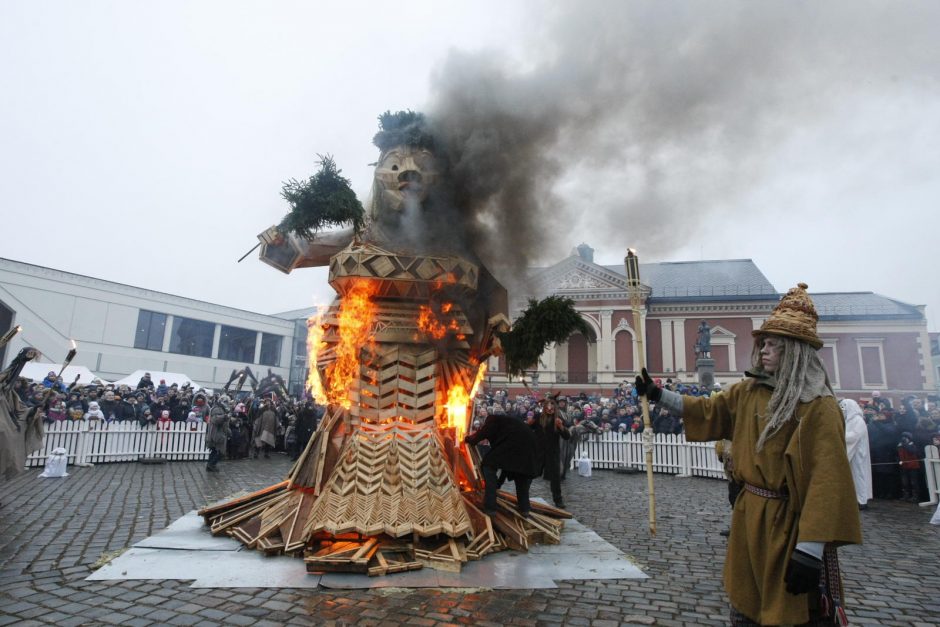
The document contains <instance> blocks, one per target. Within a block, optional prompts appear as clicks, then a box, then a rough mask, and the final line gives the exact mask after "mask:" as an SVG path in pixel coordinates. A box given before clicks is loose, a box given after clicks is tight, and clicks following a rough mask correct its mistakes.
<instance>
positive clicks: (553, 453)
mask: <svg viewBox="0 0 940 627" xmlns="http://www.w3.org/2000/svg"><path fill="white" fill-rule="evenodd" d="M528 424H529V426H530V427H532V428H533V429H534V430H535V438H536V441H537V446H538V449H539V452H540V454H541V456H542V457H543V458H544V464H545V465H544V468H543V470H542V478H543V479H547V480H548V482H549V484H550V485H551V488H552V500H553V501H554V502H555V507H560V508H562V509H564V507H565V500H564V498H563V497H562V494H561V440H562V439H565V440H567V439H569V438H570V437H571V432H570V431H568V427H567V426H565V422H564V420H563V419H562V417H561V415H560V414H559V413H558V403H557V401H556V400H555V398H554V397H552V396H547V397H546V398H545V399H544V400H543V401H542V411H541V412H539V414H538V415H537V416H535V417H533V418H531V419H529V420H528Z"/></svg>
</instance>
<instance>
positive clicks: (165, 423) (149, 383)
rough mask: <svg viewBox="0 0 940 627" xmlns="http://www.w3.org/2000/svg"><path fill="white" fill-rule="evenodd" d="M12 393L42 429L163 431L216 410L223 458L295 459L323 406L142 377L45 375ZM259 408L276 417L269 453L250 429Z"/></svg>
mask: <svg viewBox="0 0 940 627" xmlns="http://www.w3.org/2000/svg"><path fill="white" fill-rule="evenodd" d="M15 390H16V392H17V394H18V395H19V396H20V399H21V400H22V401H23V402H24V403H25V404H26V405H28V406H30V407H36V406H38V407H39V410H38V411H39V412H40V414H41V416H42V419H43V422H45V423H46V424H47V425H49V424H52V423H55V422H60V421H87V422H88V423H89V425H90V428H106V427H107V425H108V424H110V423H112V422H124V421H134V422H136V423H138V424H139V425H140V426H141V427H144V428H147V427H153V428H156V429H166V428H168V427H169V426H170V425H173V424H177V423H187V424H189V425H191V427H192V428H195V425H196V424H198V423H201V422H206V421H207V419H208V416H209V413H210V411H211V410H212V408H213V407H217V406H218V407H221V408H223V409H224V411H225V413H226V415H227V416H228V426H229V432H230V436H229V438H228V446H227V457H228V458H230V459H238V458H245V457H248V456H249V455H253V456H258V455H259V454H260V453H262V452H264V453H267V452H268V450H274V451H278V452H283V453H287V454H290V455H292V456H293V457H294V458H296V457H297V456H298V455H299V453H300V452H301V451H302V450H303V447H304V446H306V443H307V442H306V440H307V439H309V437H310V435H311V434H312V433H313V432H314V430H315V429H316V425H317V422H318V421H319V419H320V417H321V416H322V414H323V408H322V407H320V406H317V405H316V404H314V403H313V402H312V401H310V400H302V399H297V398H294V397H291V396H288V395H284V394H282V395H277V394H266V395H261V394H255V393H254V392H247V391H246V392H240V393H238V394H232V395H229V394H228V393H225V392H223V393H218V394H215V393H209V392H206V391H202V390H197V389H195V388H193V387H192V386H189V385H183V386H179V385H177V384H171V385H167V384H166V381H163V380H161V381H159V382H154V381H153V380H152V379H151V377H150V374H149V373H147V374H145V375H144V376H143V377H142V378H141V379H140V381H139V382H138V384H137V386H136V387H133V388H132V387H130V386H126V385H117V386H116V385H113V384H105V383H102V382H100V381H98V380H95V381H92V382H91V383H89V384H87V385H82V384H79V383H78V381H77V380H76V381H75V382H73V383H72V384H70V385H66V384H65V383H64V382H63V381H62V379H61V377H57V376H56V373H54V372H50V373H49V374H48V375H47V376H46V378H45V379H43V380H42V381H40V382H35V383H34V382H31V381H29V380H28V379H25V378H20V379H19V380H17V382H16V386H15ZM265 409H271V410H273V411H274V413H275V414H276V416H277V427H276V442H275V444H274V445H273V446H272V447H270V449H267V450H266V449H264V448H262V447H256V446H255V444H256V442H255V438H254V435H255V434H254V431H256V430H257V429H258V425H257V422H258V419H259V418H260V416H261V414H262V412H263V411H264V410H265Z"/></svg>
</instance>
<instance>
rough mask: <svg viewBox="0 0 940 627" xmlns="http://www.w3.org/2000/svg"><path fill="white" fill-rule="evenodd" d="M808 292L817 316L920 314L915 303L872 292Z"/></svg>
mask: <svg viewBox="0 0 940 627" xmlns="http://www.w3.org/2000/svg"><path fill="white" fill-rule="evenodd" d="M810 296H811V297H812V299H813V303H814V304H815V305H816V313H817V314H819V319H820V320H860V319H872V318H891V319H901V320H922V319H923V318H924V312H923V311H922V310H921V309H920V308H919V307H917V306H915V305H910V304H908V303H904V302H901V301H899V300H895V299H893V298H888V297H887V296H882V295H881V294H875V293H874V292H820V293H818V294H813V293H810Z"/></svg>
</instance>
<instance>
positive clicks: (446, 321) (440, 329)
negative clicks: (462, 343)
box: [418, 302, 466, 340]
mask: <svg viewBox="0 0 940 627" xmlns="http://www.w3.org/2000/svg"><path fill="white" fill-rule="evenodd" d="M453 309H454V303H447V302H445V303H441V306H440V310H441V314H450V315H446V316H445V317H443V318H442V317H439V316H438V315H437V314H436V313H435V312H434V310H433V309H432V308H431V307H429V306H428V305H421V306H419V307H418V328H419V329H420V330H422V331H424V332H425V333H427V334H428V335H430V336H431V337H432V338H434V339H435V340H442V339H444V336H445V335H447V334H448V333H454V335H455V337H456V338H457V339H458V340H463V339H466V336H465V335H464V334H463V333H460V323H459V322H458V321H457V317H456V315H455V314H452V313H451V312H452V311H453Z"/></svg>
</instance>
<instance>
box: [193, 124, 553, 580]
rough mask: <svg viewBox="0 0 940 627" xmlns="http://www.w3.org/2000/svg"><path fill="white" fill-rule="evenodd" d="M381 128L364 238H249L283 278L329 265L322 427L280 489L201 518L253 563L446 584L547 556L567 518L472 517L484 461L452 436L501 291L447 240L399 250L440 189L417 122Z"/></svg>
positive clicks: (508, 503) (317, 332)
mask: <svg viewBox="0 0 940 627" xmlns="http://www.w3.org/2000/svg"><path fill="white" fill-rule="evenodd" d="M382 121H383V131H382V132H380V134H379V135H377V136H376V144H377V145H378V146H379V148H380V149H381V151H382V153H381V156H380V160H379V162H378V165H377V167H376V177H375V181H376V183H375V186H374V188H373V199H372V205H371V211H370V214H369V216H368V221H365V222H364V228H363V229H362V230H361V231H357V230H356V229H349V230H347V231H338V232H337V231H332V232H330V233H328V234H325V235H319V234H313V235H310V234H305V233H304V230H303V229H300V234H298V233H297V232H293V233H292V232H285V229H283V228H272V229H269V230H268V231H266V232H265V233H263V234H262V235H261V236H259V238H260V239H261V240H262V242H263V246H262V251H261V257H262V259H263V260H265V261H267V262H268V263H271V265H274V266H275V267H278V268H279V269H281V270H282V271H286V272H290V271H291V270H292V269H294V268H297V267H305V266H312V265H324V264H325V263H328V264H329V282H330V285H331V286H332V287H333V288H334V289H335V290H336V292H337V294H338V296H337V299H336V300H335V302H334V303H333V304H332V305H331V306H330V307H328V308H326V309H325V310H323V311H321V312H320V314H319V315H318V316H316V317H314V318H311V319H310V321H308V348H309V354H310V361H311V367H310V376H309V379H308V388H309V390H310V392H311V394H313V395H314V397H315V398H317V399H318V400H319V401H320V402H321V403H324V404H326V406H327V409H326V413H325V414H324V416H323V418H322V419H321V421H320V423H319V426H318V428H317V430H316V432H315V433H314V435H313V437H312V438H311V439H310V441H309V442H308V444H307V447H306V449H305V450H304V451H303V453H302V454H301V455H300V457H299V459H298V460H297V462H296V463H295V464H294V466H293V468H292V469H291V471H290V473H289V475H288V476H287V478H286V479H285V480H284V481H283V482H281V483H278V484H276V485H273V486H270V487H268V488H266V489H264V490H261V491H259V492H256V493H254V494H250V495H248V496H244V497H241V498H236V499H233V500H231V501H228V502H225V503H222V504H220V505H214V506H211V507H206V508H204V509H203V510H201V511H200V515H202V516H203V517H204V518H205V520H206V522H207V524H209V525H210V528H211V531H212V533H214V534H223V533H224V534H229V535H231V536H233V537H235V538H238V539H239V540H240V541H242V542H243V543H244V544H245V545H246V546H248V547H249V548H254V549H258V550H260V551H264V552H265V553H269V554H281V553H286V554H291V555H298V556H303V558H304V560H305V562H306V565H307V570H308V571H309V572H323V571H339V572H358V573H368V574H369V575H381V574H388V573H394V572H400V571H405V570H412V569H416V568H421V567H423V566H428V567H431V568H437V569H443V570H450V571H457V570H459V569H460V566H461V564H462V563H464V562H466V561H468V560H475V559H479V558H481V557H483V556H484V555H486V554H488V553H492V552H495V551H500V550H503V549H507V548H513V549H518V550H526V549H527V548H528V546H529V545H530V544H531V543H558V542H559V538H560V534H561V530H562V527H563V524H564V519H565V518H569V517H570V515H569V514H568V513H567V512H565V511H563V510H559V509H557V508H554V507H549V506H547V505H541V504H539V503H533V504H532V508H533V509H532V512H531V514H530V515H529V516H528V517H523V516H522V515H521V514H520V512H519V510H518V509H517V508H516V500H515V497H514V496H513V495H512V494H509V493H506V492H501V493H500V498H499V499H498V511H497V513H496V514H495V515H493V516H489V515H486V514H484V513H483V511H482V493H483V479H482V476H481V474H480V473H479V471H478V468H479V458H478V456H477V453H476V451H475V450H474V449H473V448H472V447H468V446H467V445H466V444H464V442H463V437H464V434H465V432H466V430H467V428H468V426H469V420H470V417H471V416H470V411H471V402H472V399H473V397H474V395H475V393H476V389H477V387H478V386H479V385H480V383H481V381H482V380H483V377H484V375H485V370H486V360H487V359H488V358H489V357H490V356H492V355H493V354H494V353H495V352H497V351H498V350H499V348H500V343H499V339H498V336H499V333H500V332H503V331H506V330H507V329H508V327H509V320H508V317H507V298H506V292H505V289H504V288H503V287H502V286H501V285H499V284H498V283H497V282H496V281H495V279H494V278H493V277H492V276H491V275H490V273H489V272H488V271H487V270H486V268H485V267H483V265H482V264H481V263H480V262H479V261H478V260H477V259H475V258H474V257H473V256H472V254H470V253H467V252H466V251H464V250H461V247H460V246H458V245H454V242H453V241H434V242H430V243H428V242H422V243H418V242H416V241H415V240H414V239H413V238H410V237H409V233H408V232H406V230H407V229H408V228H409V227H408V225H409V220H410V219H411V218H413V217H414V215H415V214H420V212H421V211H423V210H425V209H426V208H427V204H428V202H429V198H432V197H433V195H432V191H433V186H434V184H436V183H437V182H438V180H439V175H438V172H437V167H436V158H435V157H434V154H433V151H432V150H431V148H432V147H433V146H432V145H431V142H430V140H429V138H428V136H427V135H425V134H423V132H422V130H421V124H422V119H421V117H420V115H417V114H410V113H407V114H396V115H388V114H387V115H386V116H383V118H382ZM327 165H328V166H330V167H332V164H327ZM335 173H336V171H335V170H334V174H335ZM437 209H440V207H436V208H434V210H437ZM440 217H441V216H440V214H438V215H437V218H438V219H440ZM318 225H319V223H318ZM455 238H456V240H457V242H458V244H459V234H455ZM455 251H459V252H455Z"/></svg>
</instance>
